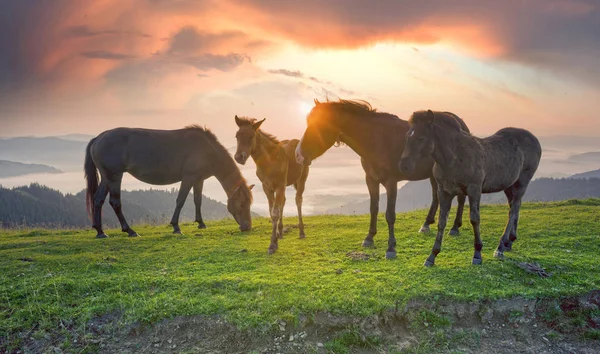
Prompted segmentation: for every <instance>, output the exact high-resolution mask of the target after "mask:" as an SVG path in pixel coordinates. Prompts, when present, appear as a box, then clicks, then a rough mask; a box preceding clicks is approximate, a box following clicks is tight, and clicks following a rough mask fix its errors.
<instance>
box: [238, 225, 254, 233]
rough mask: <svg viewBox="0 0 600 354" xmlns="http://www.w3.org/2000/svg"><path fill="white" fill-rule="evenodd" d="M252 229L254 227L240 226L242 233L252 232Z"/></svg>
mask: <svg viewBox="0 0 600 354" xmlns="http://www.w3.org/2000/svg"><path fill="white" fill-rule="evenodd" d="M250 229H252V226H250V224H244V225H240V231H242V232H246V231H250Z"/></svg>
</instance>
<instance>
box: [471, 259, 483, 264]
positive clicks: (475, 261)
mask: <svg viewBox="0 0 600 354" xmlns="http://www.w3.org/2000/svg"><path fill="white" fill-rule="evenodd" d="M482 262H483V261H482V259H481V258H473V264H474V265H481V263H482Z"/></svg>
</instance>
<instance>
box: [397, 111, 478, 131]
mask: <svg viewBox="0 0 600 354" xmlns="http://www.w3.org/2000/svg"><path fill="white" fill-rule="evenodd" d="M433 116H434V118H433V122H432V120H431V116H430V115H429V111H424V110H423V111H416V112H414V113H413V114H412V115H411V116H410V119H409V120H408V123H409V124H410V125H413V124H418V123H425V124H428V123H433V124H436V125H439V126H442V127H444V128H451V129H456V130H459V131H461V130H465V129H466V130H465V131H466V132H469V129H468V128H467V126H466V124H464V122H463V120H462V119H461V118H459V117H458V116H457V115H455V114H454V113H451V112H436V111H433ZM461 123H462V124H461ZM463 125H464V127H463Z"/></svg>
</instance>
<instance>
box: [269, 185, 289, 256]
mask: <svg viewBox="0 0 600 354" xmlns="http://www.w3.org/2000/svg"><path fill="white" fill-rule="evenodd" d="M284 204H285V186H283V187H277V188H275V200H274V202H273V209H272V210H271V221H272V223H273V229H272V232H271V244H270V245H269V254H273V253H275V252H276V251H277V249H278V248H279V244H278V238H279V232H278V228H279V222H280V220H281V218H282V217H283V205H284Z"/></svg>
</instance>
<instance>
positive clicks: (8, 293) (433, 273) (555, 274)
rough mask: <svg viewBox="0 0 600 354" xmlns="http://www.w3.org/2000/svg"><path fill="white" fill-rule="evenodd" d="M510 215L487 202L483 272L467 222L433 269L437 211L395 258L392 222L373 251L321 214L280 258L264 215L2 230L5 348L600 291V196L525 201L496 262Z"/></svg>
mask: <svg viewBox="0 0 600 354" xmlns="http://www.w3.org/2000/svg"><path fill="white" fill-rule="evenodd" d="M507 213H508V210H507V207H506V206H504V205H496V206H483V207H482V210H481V230H482V238H483V242H484V252H483V265H482V266H472V265H471V257H472V253H473V238H472V232H471V230H470V224H469V222H468V220H467V219H466V218H465V223H464V225H465V226H463V229H462V232H461V235H460V236H456V237H450V236H446V237H445V239H444V244H443V247H442V252H441V253H440V255H439V256H438V257H437V259H436V266H435V267H433V268H425V267H423V261H424V260H425V258H426V257H427V255H428V254H429V252H430V250H431V247H432V245H433V241H434V237H435V235H434V234H428V235H424V234H419V233H417V232H416V231H417V230H418V229H419V227H420V225H421V223H422V221H423V219H424V216H425V211H418V212H411V213H403V214H398V217H397V222H396V231H397V235H396V237H397V240H398V245H397V251H398V257H397V259H395V260H391V261H389V260H386V259H385V250H386V245H387V227H386V224H385V220H384V217H383V216H381V217H380V218H379V234H378V235H377V236H376V237H375V240H376V248H374V249H363V248H362V247H361V246H360V245H361V241H362V239H363V238H364V236H365V234H366V231H367V228H368V217H367V216H316V217H307V218H305V223H306V234H307V238H306V239H304V240H300V239H298V236H297V230H296V229H295V228H292V229H291V230H290V232H288V233H287V234H286V235H285V237H284V239H283V240H281V241H280V248H279V251H278V252H277V253H276V254H275V255H272V256H269V255H267V247H268V244H269V237H270V222H269V221H268V220H267V219H265V218H257V219H255V220H254V225H253V226H254V227H253V230H252V231H251V232H248V233H241V232H239V231H238V229H237V226H236V225H235V224H234V223H233V222H232V221H217V222H210V223H207V225H208V229H206V230H201V231H199V230H197V229H195V227H194V225H193V224H186V225H184V226H183V227H182V231H183V232H184V233H185V236H181V235H172V234H171V233H170V228H169V227H167V225H165V226H151V227H138V228H136V230H137V231H138V232H139V233H140V234H141V235H142V237H138V238H128V237H126V236H121V233H120V232H118V231H117V230H110V234H111V235H113V237H111V238H109V239H104V240H98V239H95V238H94V233H93V232H91V231H76V230H70V231H54V230H27V231H4V230H3V231H2V234H1V236H0V338H1V339H0V352H1V351H2V350H1V348H2V347H4V348H13V349H14V348H15V347H19V345H21V344H22V343H23V341H27V340H28V338H29V337H30V336H31V338H35V336H41V337H43V336H44V335H47V334H48V333H54V332H56V331H57V330H58V331H60V330H61V328H64V329H65V331H67V332H69V333H71V332H73V333H76V334H77V333H79V334H81V333H87V332H86V331H88V330H89V327H86V326H89V323H90V321H92V320H93V319H94V318H96V319H97V318H102V317H103V316H107V315H115V316H117V315H118V318H119V323H121V324H127V323H136V322H139V323H156V322H158V321H159V320H162V319H167V318H173V317H176V316H187V315H219V316H220V317H222V318H224V319H225V320H226V321H227V322H228V323H232V324H234V325H235V326H237V327H239V328H270V326H273V324H275V323H277V322H276V321H278V320H284V321H287V323H297V322H298V321H299V318H301V317H302V316H310V315H311V314H315V313H321V312H327V313H330V314H334V315H343V316H358V317H365V316H370V315H374V314H378V313H382V312H383V311H387V310H390V309H394V308H397V307H398V306H399V304H400V305H403V304H406V303H408V302H409V301H411V300H414V299H431V300H432V301H433V300H435V299H440V298H444V299H450V300H452V301H476V300H481V299H501V298H511V297H513V296H522V297H525V298H531V299H534V298H540V297H558V296H564V295H577V294H584V293H586V292H589V291H591V290H594V289H600V271H599V266H598V255H599V254H600V200H598V199H589V200H584V201H567V202H560V203H527V204H524V205H523V207H522V211H521V218H520V223H519V227H520V234H519V239H518V240H517V241H516V243H515V245H514V251H513V252H512V253H507V257H506V260H504V261H499V260H496V259H494V258H493V257H492V253H493V251H494V249H495V247H496V246H497V243H498V239H499V236H500V235H501V233H502V231H503V228H504V225H505V222H506V217H507ZM452 215H453V213H452ZM466 215H468V213H466ZM295 222H296V219H295V218H286V219H285V223H286V224H287V225H291V224H292V223H295ZM518 262H533V263H537V264H539V265H541V266H542V267H544V268H545V269H546V271H547V272H549V273H551V276H550V277H548V278H541V277H539V276H537V275H533V274H529V273H526V272H525V271H523V270H522V269H521V268H519V267H518V266H517V263H518ZM67 329H68V330H67ZM24 333H25V334H24ZM63 334H64V333H63ZM79 334H78V335H79ZM64 335H65V336H67V337H68V338H69V335H68V334H64ZM80 340H81V339H80ZM92 347H93V346H92Z"/></svg>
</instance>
